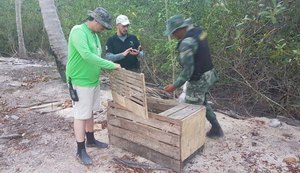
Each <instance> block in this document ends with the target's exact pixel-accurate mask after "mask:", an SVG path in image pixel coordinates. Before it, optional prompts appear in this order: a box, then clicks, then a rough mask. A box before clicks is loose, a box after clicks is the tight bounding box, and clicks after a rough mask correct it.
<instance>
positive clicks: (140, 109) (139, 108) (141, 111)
mask: <svg viewBox="0 0 300 173" xmlns="http://www.w3.org/2000/svg"><path fill="white" fill-rule="evenodd" d="M111 94H112V97H113V98H114V101H115V102H117V103H118V104H120V105H121V106H124V107H126V108H127V109H128V110H130V111H132V112H133V113H134V114H135V115H136V116H140V117H143V118H144V119H147V118H148V111H147V110H146V107H145V106H144V105H140V104H137V103H135V102H133V101H131V100H130V99H128V98H125V97H122V96H120V95H119V94H117V93H115V92H112V93H111Z"/></svg>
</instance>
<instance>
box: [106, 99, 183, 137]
mask: <svg viewBox="0 0 300 173" xmlns="http://www.w3.org/2000/svg"><path fill="white" fill-rule="evenodd" d="M110 105H111V104H110ZM108 114H113V115H116V116H119V117H122V118H126V119H129V120H133V121H135V122H139V123H142V124H145V125H148V126H151V127H154V128H157V129H161V130H162V131H165V132H170V133H173V134H177V135H179V134H180V126H179V124H180V122H179V123H176V124H175V123H174V122H168V121H161V120H157V119H152V118H148V119H144V118H142V117H139V116H135V115H134V114H133V113H132V112H130V111H128V110H124V109H119V108H113V107H112V106H109V109H108Z"/></svg>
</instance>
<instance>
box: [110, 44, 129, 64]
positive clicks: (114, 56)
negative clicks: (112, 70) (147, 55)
mask: <svg viewBox="0 0 300 173" xmlns="http://www.w3.org/2000/svg"><path fill="white" fill-rule="evenodd" d="M112 49H113V43H112V40H111V39H108V40H107V42H106V54H105V58H106V59H108V60H110V61H113V62H116V61H119V60H121V59H124V58H125V57H126V56H127V55H128V53H130V50H131V48H129V49H127V50H125V51H124V52H122V53H118V54H114V53H112V52H113V51H112Z"/></svg>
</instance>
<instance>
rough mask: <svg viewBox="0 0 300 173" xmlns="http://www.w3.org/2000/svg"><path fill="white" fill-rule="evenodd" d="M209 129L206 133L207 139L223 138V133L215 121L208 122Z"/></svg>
mask: <svg viewBox="0 0 300 173" xmlns="http://www.w3.org/2000/svg"><path fill="white" fill-rule="evenodd" d="M210 123H211V129H210V130H209V131H208V132H207V133H206V136H207V137H209V138H220V137H223V136H224V132H223V130H222V128H221V126H220V124H219V122H218V120H217V119H215V120H213V121H211V122H210Z"/></svg>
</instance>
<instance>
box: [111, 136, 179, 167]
mask: <svg viewBox="0 0 300 173" xmlns="http://www.w3.org/2000/svg"><path fill="white" fill-rule="evenodd" d="M109 142H110V143H111V144H112V145H114V146H116V147H119V148H122V149H125V150H127V151H129V152H132V153H134V154H136V155H139V156H142V157H144V158H146V159H149V160H151V161H153V162H155V163H158V164H160V165H161V166H165V167H166V168H170V169H173V170H174V171H176V172H181V171H182V167H183V163H182V162H181V161H179V160H176V159H172V158H170V157H168V156H165V155H163V154H161V153H159V152H157V151H155V150H152V149H150V148H147V147H145V146H143V145H139V144H136V143H134V142H131V141H128V140H126V139H123V138H119V137H116V136H113V135H109Z"/></svg>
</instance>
